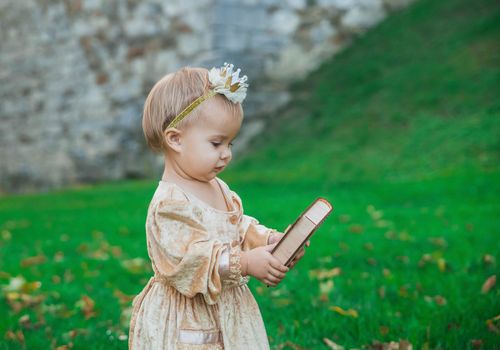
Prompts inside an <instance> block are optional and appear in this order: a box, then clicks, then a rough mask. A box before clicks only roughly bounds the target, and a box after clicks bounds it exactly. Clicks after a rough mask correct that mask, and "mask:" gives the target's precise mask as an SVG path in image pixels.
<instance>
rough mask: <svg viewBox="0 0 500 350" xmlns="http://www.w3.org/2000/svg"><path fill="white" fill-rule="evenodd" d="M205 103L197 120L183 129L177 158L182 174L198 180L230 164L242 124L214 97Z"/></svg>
mask: <svg viewBox="0 0 500 350" xmlns="http://www.w3.org/2000/svg"><path fill="white" fill-rule="evenodd" d="M204 104H205V105H204V106H203V110H202V111H201V113H202V115H201V116H200V117H199V119H198V120H196V122H194V123H192V124H191V125H189V126H188V127H186V128H185V129H183V130H182V133H181V136H180V147H179V153H178V155H179V157H178V159H177V163H178V165H179V166H180V167H181V169H182V171H183V172H184V173H185V174H186V175H188V176H189V177H192V178H194V179H196V180H198V181H210V180H212V179H213V178H214V177H216V176H217V174H218V173H220V172H221V171H222V170H224V168H225V167H226V166H227V165H228V164H229V162H230V161H231V158H232V154H231V143H232V141H233V140H234V138H235V137H236V135H238V132H239V131H240V127H241V122H242V120H241V118H239V117H237V116H234V115H231V114H230V112H228V111H226V110H224V108H223V106H221V103H220V102H218V101H217V99H215V98H213V99H210V100H208V101H205V103H204Z"/></svg>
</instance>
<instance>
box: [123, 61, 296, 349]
mask: <svg viewBox="0 0 500 350" xmlns="http://www.w3.org/2000/svg"><path fill="white" fill-rule="evenodd" d="M239 72H240V70H239V69H238V70H237V71H233V65H229V64H225V65H224V67H222V68H220V69H216V68H212V70H211V71H210V72H209V71H208V70H206V69H204V68H189V67H185V68H183V69H181V70H180V71H178V72H176V73H173V74H169V75H166V76H165V77H163V78H162V79H161V80H160V81H158V82H157V83H156V84H155V86H154V87H153V89H152V90H151V92H150V93H149V96H148V97H147V100H146V103H145V107H144V115H143V122H142V126H143V130H144V135H145V137H146V140H147V142H148V145H149V146H150V147H151V148H152V149H153V150H155V151H160V152H162V153H163V155H164V160H165V169H164V172H163V176H162V179H161V181H160V182H159V184H158V187H157V189H156V191H155V193H154V195H153V198H152V200H151V203H150V205H149V209H148V214H147V219H146V237H147V248H148V254H149V257H150V259H151V262H152V267H153V271H154V276H153V277H152V278H151V279H150V280H149V282H148V283H147V285H146V286H145V287H144V289H143V290H142V292H141V293H140V294H139V295H138V296H136V297H135V298H134V301H133V312H132V318H131V322H130V337H129V347H130V349H152V350H156V349H268V348H269V343H268V339H267V335H266V330H265V327H264V324H263V321H262V317H261V314H260V311H259V308H258V306H257V303H256V302H255V299H254V297H253V295H252V294H251V292H250V289H249V288H248V286H247V282H248V280H249V278H250V276H254V277H255V278H257V279H258V280H260V281H262V282H263V283H265V284H267V285H268V286H276V285H277V284H278V283H279V282H280V281H281V280H282V279H283V277H285V273H286V272H287V271H288V267H286V266H284V265H282V264H281V263H280V262H279V261H278V260H277V259H276V258H274V257H273V256H272V255H271V253H270V251H271V249H272V248H273V247H274V245H275V244H276V243H277V242H278V241H279V239H280V237H282V234H281V233H279V232H277V231H276V230H272V229H269V228H267V227H265V226H263V225H261V224H260V223H259V222H258V221H257V220H256V219H255V218H253V217H250V216H247V215H244V214H243V206H242V203H241V199H240V198H239V197H238V195H237V194H236V193H235V192H233V191H231V190H230V189H229V187H228V186H227V185H226V184H225V183H224V182H223V181H222V180H220V179H219V178H218V177H217V175H218V174H219V173H220V172H222V171H223V170H224V169H225V167H226V166H227V165H228V164H229V162H230V161H231V144H232V141H233V140H234V138H235V137H236V135H237V134H238V132H239V130H240V127H241V123H242V119H243V110H242V107H241V102H242V101H243V99H244V98H245V95H246V88H247V86H248V85H247V83H246V80H247V77H246V76H243V77H241V78H240V77H239ZM303 254H304V251H303V250H302V251H301V253H300V254H299V255H298V256H297V258H296V259H295V260H294V261H293V262H292V264H291V265H290V267H292V266H293V265H294V264H295V263H296V262H297V261H298V260H299V259H300V258H301V257H302V256H303Z"/></svg>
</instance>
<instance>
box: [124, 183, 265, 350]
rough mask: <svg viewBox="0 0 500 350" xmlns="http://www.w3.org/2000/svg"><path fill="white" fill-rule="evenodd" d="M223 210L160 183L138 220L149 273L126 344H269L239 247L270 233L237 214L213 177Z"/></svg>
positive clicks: (233, 200) (261, 241)
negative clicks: (223, 202) (142, 227)
mask: <svg viewBox="0 0 500 350" xmlns="http://www.w3.org/2000/svg"><path fill="white" fill-rule="evenodd" d="M217 181H218V184H219V186H220V187H221V190H222V192H223V194H224V197H225V200H226V203H227V204H228V207H229V208H231V210H230V211H221V210H218V209H215V208H213V207H211V206H209V205H208V204H207V203H205V202H203V201H201V200H200V199H198V198H196V197H194V196H193V195H191V194H188V193H187V192H185V191H183V190H182V189H181V188H180V187H179V186H177V185H176V184H174V183H170V182H165V181H160V183H159V185H158V188H157V189H156V191H155V193H154V195H153V198H152V200H151V203H150V205H149V209H148V214H147V220H146V237H147V245H148V254H149V257H150V259H151V263H152V266H153V271H154V276H153V277H151V279H150V280H149V282H148V283H147V285H146V286H145V287H144V289H143V290H142V292H141V293H140V294H139V295H137V296H136V297H135V298H134V300H133V303H132V305H133V311H132V318H131V321H130V333H129V348H130V349H152V350H156V349H269V342H268V339H267V334H266V330H265V327H264V323H263V321H262V316H261V313H260V311H259V307H258V305H257V303H256V301H255V299H254V297H253V295H252V293H251V292H250V289H249V288H248V286H247V282H248V279H249V277H248V276H246V277H242V276H241V267H240V263H239V253H240V251H241V250H249V249H253V248H255V247H258V246H262V245H265V244H267V240H268V237H269V234H270V233H271V232H272V231H274V230H272V229H268V228H266V227H265V226H263V225H261V224H259V222H258V221H257V220H256V219H254V218H252V217H250V216H247V215H244V214H243V207H242V203H241V199H240V198H239V197H238V195H237V194H236V193H234V192H233V191H231V190H230V189H229V187H227V185H226V184H225V183H224V182H223V181H222V180H220V179H217Z"/></svg>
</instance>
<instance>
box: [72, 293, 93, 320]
mask: <svg viewBox="0 0 500 350" xmlns="http://www.w3.org/2000/svg"><path fill="white" fill-rule="evenodd" d="M94 306H95V302H94V300H92V298H90V297H89V296H87V295H83V296H82V298H81V299H80V300H78V301H77V302H76V303H75V307H76V308H78V309H81V311H82V314H83V316H84V317H85V319H86V320H88V319H89V318H91V317H94V316H96V312H95V311H94Z"/></svg>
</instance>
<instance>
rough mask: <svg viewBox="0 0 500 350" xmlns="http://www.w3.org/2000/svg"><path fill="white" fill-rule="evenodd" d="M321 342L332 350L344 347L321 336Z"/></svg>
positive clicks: (339, 349) (341, 349)
mask: <svg viewBox="0 0 500 350" xmlns="http://www.w3.org/2000/svg"><path fill="white" fill-rule="evenodd" d="M323 342H324V343H325V344H326V345H327V346H328V347H329V348H330V349H332V350H344V349H345V348H344V347H343V346H341V345H339V344H337V343H335V342H334V341H333V340H330V339H328V338H323Z"/></svg>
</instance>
